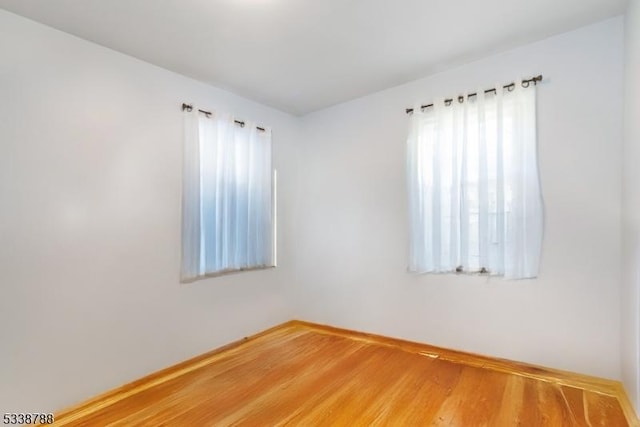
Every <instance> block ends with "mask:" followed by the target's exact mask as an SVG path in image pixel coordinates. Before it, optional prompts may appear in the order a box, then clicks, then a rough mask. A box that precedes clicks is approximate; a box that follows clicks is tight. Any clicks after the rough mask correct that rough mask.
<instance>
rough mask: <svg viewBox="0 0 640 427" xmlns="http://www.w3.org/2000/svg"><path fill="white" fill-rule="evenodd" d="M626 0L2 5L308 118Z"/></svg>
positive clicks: (617, 8)
mask: <svg viewBox="0 0 640 427" xmlns="http://www.w3.org/2000/svg"><path fill="white" fill-rule="evenodd" d="M626 2H627V0H483V1H479V0H46V1H45V0H0V8H4V9H7V10H9V11H12V12H15V13H17V14H19V15H23V16H26V17H28V18H31V19H33V20H35V21H39V22H42V23H44V24H47V25H50V26H52V27H55V28H58V29H60V30H62V31H66V32H68V33H71V34H74V35H77V36H79V37H82V38H84V39H87V40H91V41H93V42H96V43H98V44H101V45H104V46H107V47H110V48H112V49H115V50H118V51H120V52H124V53H126V54H129V55H132V56H135V57H137V58H140V59H142V60H145V61H147V62H150V63H153V64H156V65H159V66H161V67H164V68H167V69H169V70H173V71H175V72H178V73H181V74H184V75H187V76H190V77H193V78H195V79H198V80H201V81H204V82H207V83H211V84H213V85H215V86H218V87H221V88H225V89H228V90H231V91H233V92H235V93H237V94H240V95H243V96H246V97H248V98H252V99H254V100H256V101H259V102H262V103H265V104H268V105H271V106H273V107H276V108H278V109H281V110H283V111H287V112H290V113H293V114H299V115H301V114H305V113H308V112H311V111H314V110H318V109H321V108H323V107H327V106H329V105H332V104H336V103H339V102H343V101H346V100H349V99H353V98H356V97H359V96H362V95H365V94H368V93H371V92H375V91H378V90H381V89H385V88H388V87H392V86H395V85H398V84H401V83H404V82H407V81H411V80H414V79H416V78H419V77H423V76H426V75H428V74H430V73H433V72H436V71H440V70H442V69H445V68H447V67H450V66H452V65H456V64H461V63H464V62H467V61H470V60H474V59H477V58H480V57H482V56H485V55H487V54H490V53H494V52H498V51H501V50H505V49H508V48H512V47H514V46H517V45H521V44H524V43H527V42H530V41H533V40H537V39H541V38H544V37H548V36H550V35H553V34H557V33H560V32H564V31H568V30H571V29H574V28H578V27H580V26H583V25H586V24H589V23H592V22H596V21H599V20H602V19H605V18H608V17H612V16H615V15H619V14H621V13H623V12H624V8H625V6H626ZM533 71H536V70H533Z"/></svg>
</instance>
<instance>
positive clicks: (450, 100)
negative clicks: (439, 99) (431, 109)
mask: <svg viewBox="0 0 640 427" xmlns="http://www.w3.org/2000/svg"><path fill="white" fill-rule="evenodd" d="M452 101H453V99H445V100H444V105H446V106H447V107H448V106H450V105H451V102H452Z"/></svg>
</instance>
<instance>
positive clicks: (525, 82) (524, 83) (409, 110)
mask: <svg viewBox="0 0 640 427" xmlns="http://www.w3.org/2000/svg"><path fill="white" fill-rule="evenodd" d="M539 81H542V74H540V75H538V76H535V77H531V78H530V79H524V80H522V83H521V84H522V87H529V85H530V84H531V83H533V84H534V85H536V84H538V82H539ZM515 85H516V84H515V83H509V84H508V85H504V86H502V88H503V89H507V90H508V91H511V90H513V88H514V87H515ZM491 92H495V93H498V91H497V90H496V88H492V89H487V90H485V91H484V93H491ZM477 95H478V94H477V93H476V92H474V93H470V94H468V95H467V98H470V97H472V96H477ZM451 102H453V98H449V99H445V100H444V104H445V105H447V106H448V105H451ZM458 102H460V103H462V102H464V95H460V96H458ZM429 107H433V104H427V105H421V106H420V110H424V109H425V108H429ZM405 112H406V113H407V114H411V113H413V108H407V109H406V110H405Z"/></svg>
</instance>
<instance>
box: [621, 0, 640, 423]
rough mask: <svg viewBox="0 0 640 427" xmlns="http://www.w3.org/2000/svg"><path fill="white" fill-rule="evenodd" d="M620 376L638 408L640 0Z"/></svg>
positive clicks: (634, 7)
mask: <svg viewBox="0 0 640 427" xmlns="http://www.w3.org/2000/svg"><path fill="white" fill-rule="evenodd" d="M625 54H626V55H625V116H624V122H625V126H624V148H623V154H624V165H623V182H622V186H623V193H622V235H623V271H622V272H623V280H622V285H623V286H622V379H623V381H624V384H625V387H626V389H627V392H628V393H629V397H630V398H631V400H632V401H633V402H634V404H635V405H636V409H637V410H638V411H640V350H639V346H640V313H639V311H640V290H639V287H640V168H638V165H639V164H640V0H631V1H630V2H629V8H628V10H627V14H626V21H625Z"/></svg>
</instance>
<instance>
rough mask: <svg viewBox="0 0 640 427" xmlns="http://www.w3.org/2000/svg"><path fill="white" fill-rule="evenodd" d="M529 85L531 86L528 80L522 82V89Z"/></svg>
mask: <svg viewBox="0 0 640 427" xmlns="http://www.w3.org/2000/svg"><path fill="white" fill-rule="evenodd" d="M530 84H531V82H529V80H523V81H522V87H524V88H527V87H529V85H530Z"/></svg>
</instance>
